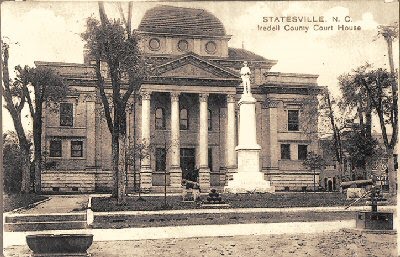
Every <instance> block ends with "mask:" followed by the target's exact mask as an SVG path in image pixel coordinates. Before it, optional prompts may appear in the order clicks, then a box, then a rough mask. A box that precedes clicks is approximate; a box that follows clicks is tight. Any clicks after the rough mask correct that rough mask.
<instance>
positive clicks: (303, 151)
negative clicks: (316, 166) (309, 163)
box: [297, 145, 307, 160]
mask: <svg viewBox="0 0 400 257" xmlns="http://www.w3.org/2000/svg"><path fill="white" fill-rule="evenodd" d="M297 154H298V155H297V156H298V159H299V160H305V159H307V145H298V148H297Z"/></svg>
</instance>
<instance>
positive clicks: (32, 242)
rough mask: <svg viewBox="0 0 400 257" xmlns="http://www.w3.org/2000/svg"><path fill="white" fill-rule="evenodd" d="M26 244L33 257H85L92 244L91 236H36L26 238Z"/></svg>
mask: <svg viewBox="0 0 400 257" xmlns="http://www.w3.org/2000/svg"><path fill="white" fill-rule="evenodd" d="M26 242H27V244H28V246H29V248H30V249H31V250H32V251H33V253H34V256H57V255H56V254H65V253H67V254H70V255H69V256H73V255H74V254H76V255H77V256H78V255H79V256H85V255H86V253H87V252H86V251H87V249H88V248H89V247H90V246H91V245H92V243H93V235H92V234H37V235H28V236H26Z"/></svg>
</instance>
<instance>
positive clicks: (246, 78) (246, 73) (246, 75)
mask: <svg viewBox="0 0 400 257" xmlns="http://www.w3.org/2000/svg"><path fill="white" fill-rule="evenodd" d="M250 74H251V72H250V68H249V67H248V66H247V61H244V62H243V67H242V68H241V69H240V76H241V77H242V84H243V94H251V90H250Z"/></svg>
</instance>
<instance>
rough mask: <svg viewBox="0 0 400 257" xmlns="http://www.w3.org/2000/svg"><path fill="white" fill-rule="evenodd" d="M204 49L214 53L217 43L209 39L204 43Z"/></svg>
mask: <svg viewBox="0 0 400 257" xmlns="http://www.w3.org/2000/svg"><path fill="white" fill-rule="evenodd" d="M206 51H207V53H209V54H214V53H215V52H216V51H217V45H216V44H215V42H213V41H210V42H208V43H207V44H206Z"/></svg>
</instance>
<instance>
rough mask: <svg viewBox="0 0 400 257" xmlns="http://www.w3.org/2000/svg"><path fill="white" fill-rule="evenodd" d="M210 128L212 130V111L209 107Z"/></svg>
mask: <svg viewBox="0 0 400 257" xmlns="http://www.w3.org/2000/svg"><path fill="white" fill-rule="evenodd" d="M208 130H212V111H211V110H210V109H208Z"/></svg>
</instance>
